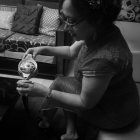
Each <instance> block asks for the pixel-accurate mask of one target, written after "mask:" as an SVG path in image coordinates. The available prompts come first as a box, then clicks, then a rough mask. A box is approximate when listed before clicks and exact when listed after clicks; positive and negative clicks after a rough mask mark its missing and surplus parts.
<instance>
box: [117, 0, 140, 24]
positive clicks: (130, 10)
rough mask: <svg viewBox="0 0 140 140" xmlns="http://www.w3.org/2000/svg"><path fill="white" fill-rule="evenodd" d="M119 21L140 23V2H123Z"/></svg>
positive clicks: (139, 0)
mask: <svg viewBox="0 0 140 140" xmlns="http://www.w3.org/2000/svg"><path fill="white" fill-rule="evenodd" d="M118 20H121V21H130V22H140V0H122V9H121V12H120V14H119V16H118Z"/></svg>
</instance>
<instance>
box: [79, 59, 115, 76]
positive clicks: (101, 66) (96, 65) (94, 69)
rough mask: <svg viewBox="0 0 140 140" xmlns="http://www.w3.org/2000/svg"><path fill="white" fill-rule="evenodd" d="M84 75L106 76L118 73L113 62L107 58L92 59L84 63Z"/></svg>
mask: <svg viewBox="0 0 140 140" xmlns="http://www.w3.org/2000/svg"><path fill="white" fill-rule="evenodd" d="M81 72H82V75H83V76H105V75H114V74H115V73H117V70H116V69H115V66H114V64H113V63H112V62H110V61H108V60H106V59H91V60H88V61H86V62H85V63H83V64H82V67H81Z"/></svg>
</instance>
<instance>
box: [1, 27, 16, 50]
mask: <svg viewBox="0 0 140 140" xmlns="http://www.w3.org/2000/svg"><path fill="white" fill-rule="evenodd" d="M12 34H14V32H12V31H10V30H4V29H0V52H2V51H4V50H5V47H4V40H5V39H6V38H8V37H9V36H11V35H12Z"/></svg>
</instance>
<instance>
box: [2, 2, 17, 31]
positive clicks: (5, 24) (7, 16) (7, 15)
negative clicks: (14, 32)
mask: <svg viewBox="0 0 140 140" xmlns="http://www.w3.org/2000/svg"><path fill="white" fill-rule="evenodd" d="M16 9H17V8H16V7H15V6H8V5H0V28H3V29H8V30H11V27H12V20H13V17H14V14H15V12H16Z"/></svg>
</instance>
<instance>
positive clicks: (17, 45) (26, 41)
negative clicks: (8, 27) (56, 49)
mask: <svg viewBox="0 0 140 140" xmlns="http://www.w3.org/2000/svg"><path fill="white" fill-rule="evenodd" d="M55 40H56V38H55V37H50V36H46V35H38V36H34V35H25V34H21V33H15V34H13V35H12V36H10V37H8V38H7V39H6V40H5V41H4V46H5V49H6V50H9V51H14V52H25V51H26V50H27V49H28V48H31V47H37V46H46V45H49V46H55V42H56V41H55Z"/></svg>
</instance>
